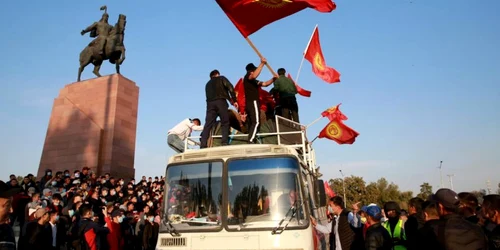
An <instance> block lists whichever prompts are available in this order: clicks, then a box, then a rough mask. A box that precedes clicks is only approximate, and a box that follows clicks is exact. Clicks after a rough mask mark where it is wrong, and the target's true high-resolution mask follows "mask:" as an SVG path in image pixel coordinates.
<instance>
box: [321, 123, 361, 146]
mask: <svg viewBox="0 0 500 250" xmlns="http://www.w3.org/2000/svg"><path fill="white" fill-rule="evenodd" d="M358 135H359V133H358V132H356V131H354V129H352V128H349V127H348V126H346V125H345V124H344V123H343V122H342V121H341V120H339V119H336V120H333V121H330V123H328V125H326V127H325V128H324V129H323V130H321V132H320V133H319V136H318V137H319V138H327V139H330V140H333V141H336V142H337V143H338V144H353V143H354V141H355V140H356V137H358Z"/></svg>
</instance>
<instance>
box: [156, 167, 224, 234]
mask: <svg viewBox="0 0 500 250" xmlns="http://www.w3.org/2000/svg"><path fill="white" fill-rule="evenodd" d="M222 166H223V163H222V162H203V163H192V164H183V165H172V166H169V167H168V168H167V173H166V176H165V177H166V192H167V194H166V195H165V201H164V204H165V206H164V207H165V208H166V211H165V213H166V214H165V216H166V218H164V219H168V220H169V221H170V222H171V224H172V226H173V227H175V229H176V230H177V231H186V230H200V229H202V230H203V229H208V230H214V229H217V228H219V227H220V224H221V223H220V220H221V218H220V209H219V208H220V205H221V204H222ZM163 230H164V229H163V228H162V231H163Z"/></svg>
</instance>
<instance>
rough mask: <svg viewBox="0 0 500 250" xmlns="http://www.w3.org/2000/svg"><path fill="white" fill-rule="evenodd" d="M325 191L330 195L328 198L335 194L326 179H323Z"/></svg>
mask: <svg viewBox="0 0 500 250" xmlns="http://www.w3.org/2000/svg"><path fill="white" fill-rule="evenodd" d="M325 193H326V195H328V196H330V198H332V197H334V196H335V192H333V190H332V188H331V187H330V185H329V184H328V182H327V181H325Z"/></svg>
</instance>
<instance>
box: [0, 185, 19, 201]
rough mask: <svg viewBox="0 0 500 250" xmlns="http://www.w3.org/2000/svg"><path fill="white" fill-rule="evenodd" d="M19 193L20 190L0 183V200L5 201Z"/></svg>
mask: <svg viewBox="0 0 500 250" xmlns="http://www.w3.org/2000/svg"><path fill="white" fill-rule="evenodd" d="M20 192H21V189H20V188H11V187H9V185H7V183H5V182H3V181H0V198H5V199H7V198H10V197H12V196H13V195H15V194H18V193H20Z"/></svg>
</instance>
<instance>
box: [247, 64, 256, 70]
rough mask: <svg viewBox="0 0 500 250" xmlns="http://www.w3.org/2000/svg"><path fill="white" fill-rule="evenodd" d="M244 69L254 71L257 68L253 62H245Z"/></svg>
mask: <svg viewBox="0 0 500 250" xmlns="http://www.w3.org/2000/svg"><path fill="white" fill-rule="evenodd" d="M245 69H246V70H247V72H251V71H255V70H256V69H257V67H255V65H254V64H253V63H249V64H247V66H246V67H245Z"/></svg>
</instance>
